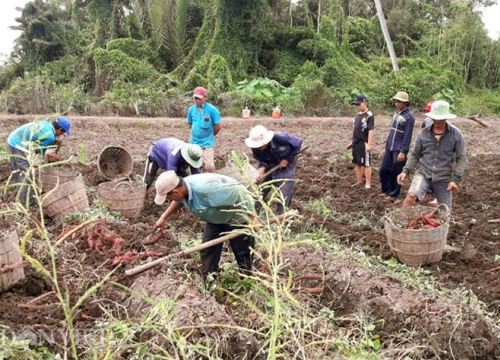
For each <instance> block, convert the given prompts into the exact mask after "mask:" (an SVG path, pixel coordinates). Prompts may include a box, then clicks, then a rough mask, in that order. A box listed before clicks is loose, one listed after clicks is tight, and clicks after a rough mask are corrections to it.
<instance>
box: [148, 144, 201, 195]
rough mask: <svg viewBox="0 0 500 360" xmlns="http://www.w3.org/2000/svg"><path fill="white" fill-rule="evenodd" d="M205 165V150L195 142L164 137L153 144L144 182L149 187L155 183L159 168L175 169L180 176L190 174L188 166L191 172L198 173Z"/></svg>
mask: <svg viewBox="0 0 500 360" xmlns="http://www.w3.org/2000/svg"><path fill="white" fill-rule="evenodd" d="M202 165H203V150H202V149H201V147H199V146H198V145H195V144H187V143H185V142H184V141H182V140H179V139H176V138H164V139H160V140H158V141H157V142H155V143H153V145H151V148H150V149H149V153H148V158H147V161H146V169H145V174H144V182H145V183H146V188H147V189H149V188H150V187H151V185H152V184H153V180H154V178H155V177H156V173H157V172H158V169H164V170H173V171H175V173H176V174H177V175H178V176H180V177H186V176H188V172H187V170H188V166H189V167H190V168H191V174H198V173H199V172H200V171H199V168H200V167H201V166H202Z"/></svg>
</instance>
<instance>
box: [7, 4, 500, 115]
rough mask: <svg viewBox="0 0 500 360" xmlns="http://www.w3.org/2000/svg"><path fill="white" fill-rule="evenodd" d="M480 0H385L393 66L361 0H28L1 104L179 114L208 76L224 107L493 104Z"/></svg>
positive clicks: (289, 109) (299, 110) (495, 66)
mask: <svg viewBox="0 0 500 360" xmlns="http://www.w3.org/2000/svg"><path fill="white" fill-rule="evenodd" d="M477 4H478V3H477V2H474V1H471V0H451V1H446V2H442V1H438V2H427V1H426V2H423V3H422V2H418V1H416V0H410V1H394V2H389V3H383V8H384V13H385V17H386V19H387V24H388V28H389V32H390V34H391V37H392V40H393V42H394V48H395V51H396V55H397V57H398V63H399V66H400V69H401V70H400V72H398V73H395V72H393V71H392V68H391V64H390V61H389V57H388V55H387V49H386V46H385V43H384V39H383V36H382V33H381V30H380V26H379V22H378V19H377V16H376V13H375V9H374V6H373V4H372V3H368V2H367V3H366V4H365V3H363V2H361V3H360V2H349V1H343V2H341V1H338V0H321V1H319V0H301V1H297V2H295V3H292V2H290V1H284V0H279V1H272V2H268V1H264V0H251V1H243V2H242V1H234V0H209V1H201V0H195V1H181V0H168V1H160V0H151V1H146V0H135V1H134V0H127V1H124V0H107V1H97V0H90V1H80V0H75V1H43V0H34V1H32V2H29V3H27V4H26V5H25V7H24V8H23V9H22V11H21V14H20V17H19V18H18V19H16V21H17V22H18V25H17V26H16V27H15V28H16V29H19V30H21V35H20V36H19V38H18V39H17V43H16V45H17V46H16V48H15V50H14V52H13V53H12V56H11V57H10V59H9V61H8V62H7V64H6V65H4V66H2V68H1V69H0V91H1V95H0V104H1V107H2V108H3V109H4V110H6V111H9V112H15V113H46V112H53V111H55V110H58V111H66V110H68V111H70V112H74V113H88V114H91V113H98V114H101V113H118V114H124V115H131V114H137V115H146V116H153V115H180V114H179V109H184V105H185V103H186V102H188V101H189V92H190V90H192V89H193V88H194V87H195V86H198V85H203V86H205V87H207V88H208V90H209V94H210V98H211V101H212V102H215V103H216V104H217V105H219V106H220V107H221V109H222V111H223V113H224V114H227V115H229V114H232V115H237V114H239V113H240V111H241V108H242V107H244V106H249V107H250V108H251V110H252V112H253V113H254V114H269V112H270V110H271V108H272V106H275V105H277V104H279V105H280V106H281V107H282V110H283V112H284V113H285V114H296V115H301V114H303V115H335V114H339V113H351V112H352V109H351V106H350V101H349V100H350V98H351V97H352V95H353V93H358V92H363V93H365V94H366V95H367V96H368V97H369V99H370V101H371V103H372V108H374V109H376V110H377V111H388V110H392V105H391V103H390V97H391V95H393V93H394V92H395V91H396V90H401V89H402V90H406V91H408V92H409V93H410V96H411V98H412V103H413V106H414V107H416V108H418V109H422V108H423V106H424V104H425V103H426V102H428V101H430V100H431V99H435V98H442V97H444V98H446V99H447V100H449V101H451V102H452V103H453V105H454V109H455V111H456V112H458V113H459V114H461V115H467V114H476V113H481V114H483V115H491V114H498V113H500V105H499V104H500V95H499V94H500V92H499V91H498V89H499V84H500V41H499V40H491V39H490V38H489V37H488V36H487V34H486V31H485V29H484V26H483V24H482V22H481V19H480V16H479V13H478V12H477V11H476V5H477ZM481 4H483V2H481ZM485 5H486V6H487V5H488V3H485ZM486 11H487V10H486ZM347 14H348V16H347ZM271 93H272V94H271ZM172 109H176V110H175V111H173V110H172ZM182 111H184V110H180V112H181V113H182Z"/></svg>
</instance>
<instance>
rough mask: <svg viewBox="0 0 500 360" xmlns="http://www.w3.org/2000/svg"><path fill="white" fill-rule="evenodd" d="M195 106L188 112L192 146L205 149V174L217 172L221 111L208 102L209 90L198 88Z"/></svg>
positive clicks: (194, 94) (194, 95)
mask: <svg viewBox="0 0 500 360" xmlns="http://www.w3.org/2000/svg"><path fill="white" fill-rule="evenodd" d="M193 99H194V104H193V105H191V106H190V107H189V109H188V111H187V119H186V121H187V123H188V124H189V126H190V127H191V140H190V141H189V142H190V143H191V144H196V145H199V146H200V147H201V148H202V149H203V164H204V166H203V172H215V163H214V148H215V135H217V134H218V133H219V131H220V130H221V128H222V125H221V118H220V112H219V109H217V108H216V107H215V106H214V105H212V104H210V103H209V102H207V90H206V89H205V88H204V87H201V86H198V87H197V88H196V89H194V90H193Z"/></svg>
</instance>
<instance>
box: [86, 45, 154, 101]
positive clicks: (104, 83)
mask: <svg viewBox="0 0 500 360" xmlns="http://www.w3.org/2000/svg"><path fill="white" fill-rule="evenodd" d="M94 60H95V66H96V87H98V88H99V89H100V90H101V91H106V90H108V89H109V88H110V87H111V85H112V83H113V81H115V80H119V81H122V82H131V83H141V82H144V81H148V80H149V79H151V78H153V77H155V76H158V72H157V71H156V70H155V69H154V68H153V66H152V65H151V64H149V63H148V62H146V61H144V60H138V59H134V58H132V57H130V56H128V55H127V54H125V53H124V52H123V51H121V50H105V49H101V48H97V49H95V50H94ZM98 93H99V91H98Z"/></svg>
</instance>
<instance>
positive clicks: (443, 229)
mask: <svg viewBox="0 0 500 360" xmlns="http://www.w3.org/2000/svg"><path fill="white" fill-rule="evenodd" d="M435 209H436V208H434V207H430V206H422V205H420V206H415V207H410V208H398V209H396V210H393V211H391V212H389V213H388V214H386V215H385V222H384V228H385V234H386V237H387V242H388V243H389V247H390V248H391V252H392V253H393V254H394V256H395V257H396V258H397V259H398V260H399V261H401V262H403V263H405V264H406V265H411V266H420V265H424V264H432V263H436V262H438V261H440V260H441V258H442V256H443V250H444V247H445V245H446V239H447V237H448V229H449V225H450V210H449V208H448V207H447V206H446V205H444V204H441V205H439V207H438V211H439V213H440V215H439V216H440V218H441V219H443V220H444V221H441V226H439V227H437V228H435V229H419V230H414V229H405V228H404V227H402V226H401V224H406V223H407V222H408V220H409V219H412V218H414V217H416V216H422V215H424V214H427V213H429V212H431V211H433V210H435Z"/></svg>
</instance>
